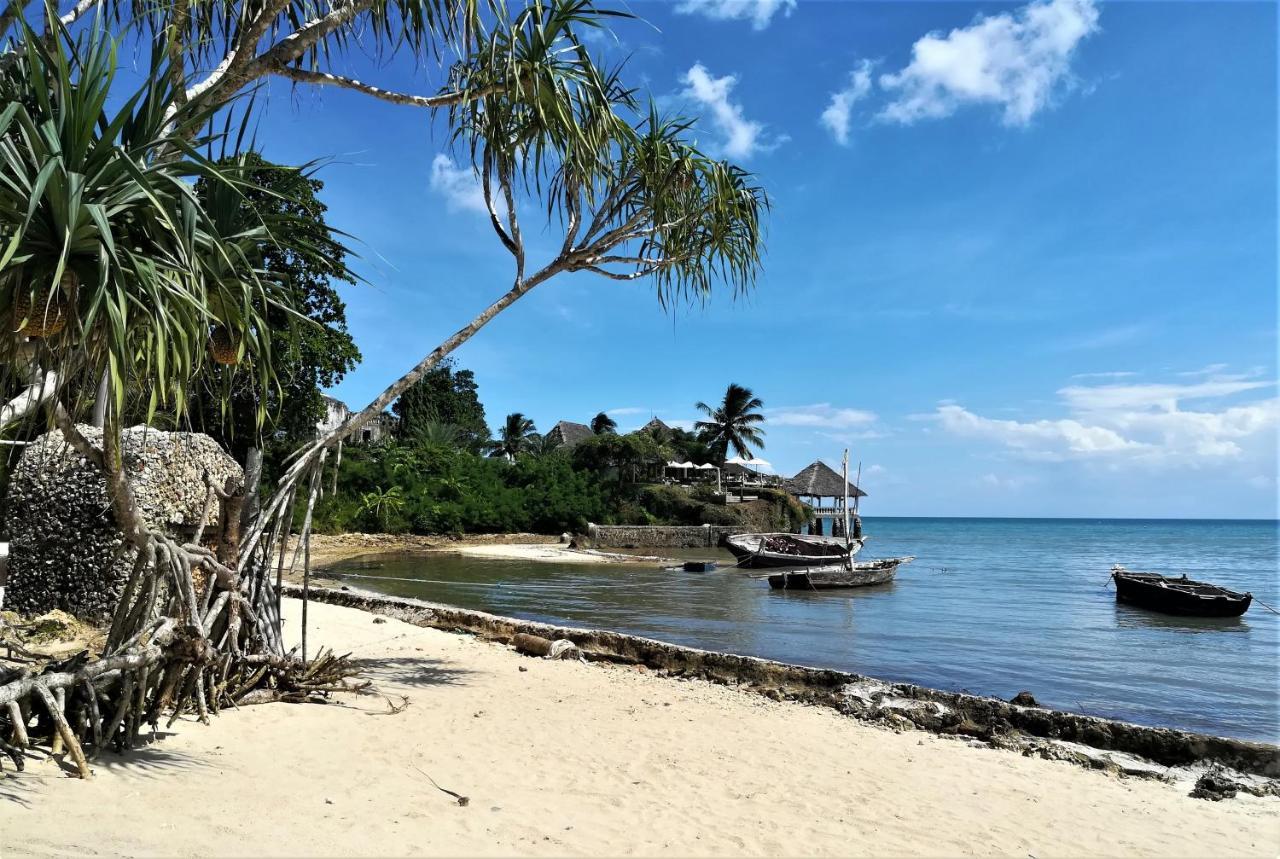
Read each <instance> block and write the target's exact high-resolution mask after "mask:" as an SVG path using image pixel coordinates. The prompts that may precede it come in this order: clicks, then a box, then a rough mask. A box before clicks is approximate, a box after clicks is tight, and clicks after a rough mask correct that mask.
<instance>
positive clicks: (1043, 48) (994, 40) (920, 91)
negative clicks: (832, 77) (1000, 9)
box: [880, 0, 1098, 125]
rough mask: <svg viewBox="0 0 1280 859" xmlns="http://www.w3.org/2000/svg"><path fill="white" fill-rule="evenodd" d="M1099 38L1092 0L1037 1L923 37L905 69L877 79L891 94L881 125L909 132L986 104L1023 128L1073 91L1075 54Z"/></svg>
mask: <svg viewBox="0 0 1280 859" xmlns="http://www.w3.org/2000/svg"><path fill="white" fill-rule="evenodd" d="M1097 31H1098V8H1097V6H1096V4H1095V3H1094V2H1093V0H1039V2H1034V3H1031V4H1029V5H1027V6H1023V7H1022V8H1020V9H1017V10H1014V11H1013V12H1004V13H1001V14H999V15H992V16H986V17H979V18H978V19H977V20H976V21H974V22H973V23H972V24H970V25H969V26H967V27H959V28H956V29H954V30H952V31H951V32H950V33H947V34H945V35H944V34H942V33H940V32H934V33H929V34H928V35H926V36H924V37H923V38H921V39H919V40H918V41H917V42H916V43H915V45H913V46H912V49H911V62H910V63H909V64H908V65H907V66H906V67H905V68H903V69H902V70H901V71H898V72H894V73H889V74H885V75H882V76H881V77H880V86H881V87H883V88H884V89H885V90H886V91H888V92H890V93H893V94H894V98H893V101H891V102H890V103H889V104H888V105H886V106H885V108H884V109H883V110H882V111H881V112H880V118H882V119H884V120H887V121H890V122H899V123H904V124H910V123H913V122H917V121H919V120H921V119H937V118H940V117H945V116H950V115H951V114H953V113H955V112H956V110H958V109H960V108H961V107H964V106H966V105H979V104H986V105H992V106H995V107H999V108H1001V109H1002V119H1003V121H1004V123H1005V124H1006V125H1026V124H1027V123H1028V122H1030V120H1031V118H1032V117H1033V116H1034V115H1035V114H1036V113H1038V112H1039V111H1040V110H1042V109H1043V108H1045V107H1047V106H1048V105H1049V104H1050V103H1051V102H1052V100H1053V98H1054V97H1055V95H1057V94H1058V93H1059V92H1061V91H1062V90H1064V89H1066V88H1068V87H1070V86H1071V85H1072V83H1073V80H1074V78H1073V77H1072V74H1071V58H1072V55H1073V53H1074V52H1075V49H1076V46H1077V45H1079V43H1080V42H1081V40H1083V39H1084V38H1085V37H1087V36H1089V35H1090V34H1092V33H1095V32H1097Z"/></svg>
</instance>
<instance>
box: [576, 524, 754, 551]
mask: <svg viewBox="0 0 1280 859" xmlns="http://www.w3.org/2000/svg"><path fill="white" fill-rule="evenodd" d="M745 530H749V529H746V528H744V527H743V526H742V525H595V524H592V525H588V526H587V538H588V539H589V540H590V542H591V545H592V546H594V547H596V548H598V549H638V548H646V547H648V548H665V549H700V548H715V547H716V546H719V545H720V541H721V540H723V539H724V538H725V537H727V536H729V535H730V534H741V533H743V532H744V531H745Z"/></svg>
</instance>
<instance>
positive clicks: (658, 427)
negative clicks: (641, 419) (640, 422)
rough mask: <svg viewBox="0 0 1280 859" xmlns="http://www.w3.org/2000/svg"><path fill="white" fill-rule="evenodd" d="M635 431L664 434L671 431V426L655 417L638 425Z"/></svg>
mask: <svg viewBox="0 0 1280 859" xmlns="http://www.w3.org/2000/svg"><path fill="white" fill-rule="evenodd" d="M636 432H647V433H662V434H663V435H666V434H667V433H670V432H671V427H669V426H667V425H666V424H664V423H663V422H662V421H660V420H658V419H657V418H654V419H653V420H651V421H649V422H648V423H647V424H645V425H644V426H642V427H640V429H638V430H636Z"/></svg>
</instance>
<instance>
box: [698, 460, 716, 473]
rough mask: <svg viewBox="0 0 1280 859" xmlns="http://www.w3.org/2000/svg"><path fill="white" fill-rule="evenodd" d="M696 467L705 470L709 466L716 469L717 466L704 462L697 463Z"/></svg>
mask: <svg viewBox="0 0 1280 859" xmlns="http://www.w3.org/2000/svg"><path fill="white" fill-rule="evenodd" d="M694 468H701V469H703V470H706V469H708V468H712V469H715V468H716V467H715V466H714V465H712V464H711V463H709V462H704V463H703V464H702V465H695V466H694ZM716 470H717V471H718V470H719V469H716Z"/></svg>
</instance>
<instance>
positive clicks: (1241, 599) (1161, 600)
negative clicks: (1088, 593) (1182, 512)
mask: <svg viewBox="0 0 1280 859" xmlns="http://www.w3.org/2000/svg"><path fill="white" fill-rule="evenodd" d="M1111 578H1112V579H1113V580H1114V581H1115V583H1116V602H1122V603H1127V604H1129V605H1135V606H1139V607H1141V608H1147V609H1151V610H1152V611H1159V612H1164V613H1165V614H1180V615H1191V616H1195V617H1239V616H1240V615H1242V614H1244V613H1245V612H1246V611H1248V610H1249V605H1250V603H1252V602H1253V594H1250V593H1243V594H1242V593H1240V592H1239V591H1232V590H1227V589H1226V588H1224V587H1221V586H1219V585H1214V584H1210V583H1208V582H1197V581H1195V580H1193V579H1189V578H1187V577H1186V576H1185V575H1184V576H1181V577H1180V578H1173V577H1172V576H1162V575H1160V574H1159V573H1138V572H1133V571H1132V570H1126V569H1125V568H1124V567H1122V566H1120V565H1119V564H1116V565H1115V566H1114V567H1112V568H1111Z"/></svg>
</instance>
